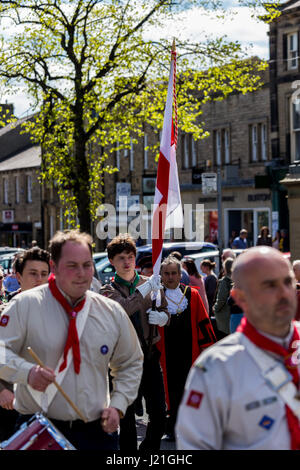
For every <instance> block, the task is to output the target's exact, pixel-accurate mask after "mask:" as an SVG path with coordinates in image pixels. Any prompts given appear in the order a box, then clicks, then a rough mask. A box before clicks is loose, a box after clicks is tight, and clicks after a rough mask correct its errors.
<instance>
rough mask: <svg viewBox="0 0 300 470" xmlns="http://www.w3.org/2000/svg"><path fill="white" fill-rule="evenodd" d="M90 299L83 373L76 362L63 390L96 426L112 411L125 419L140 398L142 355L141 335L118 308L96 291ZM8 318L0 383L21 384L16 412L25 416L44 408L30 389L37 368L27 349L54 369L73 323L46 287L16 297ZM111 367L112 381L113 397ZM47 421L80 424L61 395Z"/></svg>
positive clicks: (0, 335)
mask: <svg viewBox="0 0 300 470" xmlns="http://www.w3.org/2000/svg"><path fill="white" fill-rule="evenodd" d="M86 297H87V298H89V299H90V302H89V310H88V317H87V320H86V323H85V326H84V330H83V332H82V335H81V338H80V354H81V365H80V373H79V374H76V373H75V372H74V366H73V360H72V362H71V363H70V366H69V368H68V370H67V372H66V375H65V377H64V379H63V381H62V383H61V386H62V388H63V389H64V391H65V392H66V393H67V395H69V397H70V398H71V400H72V401H73V402H74V403H75V404H76V405H77V407H78V408H79V409H80V411H81V412H82V413H83V414H84V416H85V417H86V419H87V420H88V421H92V420H95V419H98V418H99V417H100V414H101V411H102V410H103V409H104V408H106V407H107V406H112V407H115V408H118V409H119V410H121V411H122V412H123V413H124V414H125V412H126V409H127V407H128V405H130V404H131V403H132V402H133V401H134V399H135V398H136V396H137V392H138V388H139V384H140V380H141V375H142V367H143V353H142V351H141V347H140V344H139V341H138V338H137V335H136V332H135V330H134V328H133V326H132V324H131V322H130V321H129V319H128V316H127V314H126V312H125V311H124V310H123V309H122V307H121V306H120V305H119V304H118V303H116V302H114V301H112V300H110V299H105V298H104V297H102V296H100V295H99V294H97V293H94V292H91V291H87V292H86ZM4 315H5V316H6V317H5V321H4V322H3V321H1V322H0V323H1V325H2V326H0V378H2V379H4V380H6V381H8V382H14V383H16V384H17V387H16V402H15V408H16V409H17V410H18V411H19V412H20V413H22V414H32V413H36V412H37V411H40V408H39V406H38V405H37V403H36V402H35V400H34V399H33V397H32V395H31V394H30V392H29V390H28V386H27V378H28V373H29V371H30V369H31V368H32V367H33V359H32V358H31V356H30V355H29V353H28V351H27V347H28V346H30V347H31V348H32V349H33V351H34V352H35V353H36V354H37V355H38V356H39V358H40V359H41V361H42V362H43V363H44V364H45V365H46V366H48V367H51V368H52V369H55V368H56V366H57V364H58V362H59V361H60V358H61V356H62V354H63V350H64V347H65V343H66V339H67V335H68V327H69V318H68V316H67V314H66V312H65V311H64V309H63V308H62V306H61V305H60V304H59V303H58V301H57V300H56V299H55V298H54V297H53V296H52V294H51V292H50V289H49V287H48V285H47V284H46V285H43V286H39V287H36V288H34V289H30V290H29V291H26V292H23V293H21V294H19V295H17V296H16V297H15V298H14V299H13V300H11V302H10V304H9V306H8V307H7V309H5V312H3V314H2V319H3V316H4ZM79 315H80V312H79V313H78V317H79ZM71 357H72V355H71ZM109 367H110V369H111V375H112V377H113V391H112V393H111V397H110V393H109V382H108V368H109ZM48 416H49V418H50V419H51V418H53V419H60V420H75V419H78V416H77V414H76V412H75V411H74V410H73V408H72V407H71V406H70V405H69V404H68V402H67V401H66V400H65V399H64V397H63V396H62V395H61V394H60V393H59V392H57V393H56V395H55V397H54V399H53V401H52V403H51V404H50V405H49V409H48Z"/></svg>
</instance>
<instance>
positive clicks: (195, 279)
mask: <svg viewBox="0 0 300 470" xmlns="http://www.w3.org/2000/svg"><path fill="white" fill-rule="evenodd" d="M182 266H183V268H184V269H185V270H186V271H187V273H188V275H189V276H190V286H191V287H196V288H197V289H198V292H199V294H200V297H201V299H202V302H203V304H204V307H205V310H206V311H207V313H208V312H209V306H208V301H207V295H206V290H205V285H204V281H203V277H202V276H201V274H199V272H198V269H197V266H196V263H195V261H194V260H193V259H192V258H183V260H182Z"/></svg>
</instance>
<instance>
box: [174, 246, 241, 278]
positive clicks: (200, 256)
mask: <svg viewBox="0 0 300 470" xmlns="http://www.w3.org/2000/svg"><path fill="white" fill-rule="evenodd" d="M232 251H233V252H234V253H235V255H236V256H238V255H240V254H241V253H242V252H243V251H244V250H242V249H234V250H232ZM184 258H185V257H183V260H184ZM186 258H191V259H193V260H194V261H195V264H196V267H197V269H198V272H199V274H201V275H202V276H205V274H204V273H203V272H202V271H201V268H200V266H201V263H202V261H203V260H204V259H209V260H210V261H212V262H213V263H216V266H215V269H214V272H215V273H216V275H217V276H218V274H219V272H220V256H219V250H214V251H207V252H204V253H195V254H191V255H188V256H186Z"/></svg>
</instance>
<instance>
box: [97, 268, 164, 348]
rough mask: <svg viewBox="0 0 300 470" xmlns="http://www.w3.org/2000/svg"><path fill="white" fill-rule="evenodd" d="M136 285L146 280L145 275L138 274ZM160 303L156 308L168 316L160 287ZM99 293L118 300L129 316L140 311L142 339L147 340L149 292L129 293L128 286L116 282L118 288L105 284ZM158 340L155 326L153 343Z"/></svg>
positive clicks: (150, 301) (150, 302)
mask: <svg viewBox="0 0 300 470" xmlns="http://www.w3.org/2000/svg"><path fill="white" fill-rule="evenodd" d="M139 277H140V278H139V282H138V284H137V285H138V286H140V285H141V284H143V283H144V282H146V281H147V279H148V278H147V277H146V276H139ZM160 292H161V305H160V307H157V310H159V311H164V312H165V313H166V314H167V315H168V316H169V313H168V311H167V305H168V303H167V301H166V298H165V294H164V291H163V290H162V289H161V291H160ZM100 294H102V295H104V296H105V297H108V298H109V299H113V300H115V301H116V302H118V303H119V304H120V305H122V307H123V308H124V310H125V311H126V312H127V313H128V315H129V317H131V316H132V315H133V314H134V313H136V312H137V311H139V312H140V320H141V326H142V330H143V334H144V339H145V341H146V342H147V341H148V339H149V332H150V325H149V323H148V314H147V310H148V309H149V308H152V300H151V297H150V294H148V295H146V297H145V298H143V296H142V295H141V293H140V292H139V291H138V290H136V291H135V292H134V293H133V294H131V295H129V289H128V287H126V286H124V285H123V284H119V283H118V289H117V288H115V287H114V286H113V285H112V284H105V285H104V286H103V287H101V289H100ZM159 340H160V334H159V333H158V330H157V328H156V327H155V328H154V335H153V344H155V343H157V342H158V341H159Z"/></svg>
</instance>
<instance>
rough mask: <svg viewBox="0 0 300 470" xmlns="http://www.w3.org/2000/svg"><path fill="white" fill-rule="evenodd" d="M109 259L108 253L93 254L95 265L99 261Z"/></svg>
mask: <svg viewBox="0 0 300 470" xmlns="http://www.w3.org/2000/svg"><path fill="white" fill-rule="evenodd" d="M104 258H107V251H99V252H98V253H94V254H93V260H94V263H95V264H97V263H99V261H101V260H103V259H104Z"/></svg>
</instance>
